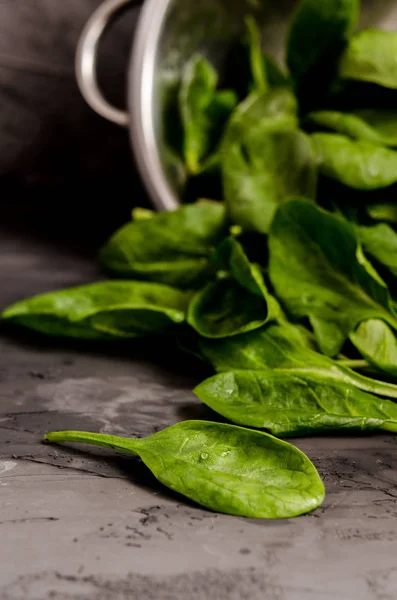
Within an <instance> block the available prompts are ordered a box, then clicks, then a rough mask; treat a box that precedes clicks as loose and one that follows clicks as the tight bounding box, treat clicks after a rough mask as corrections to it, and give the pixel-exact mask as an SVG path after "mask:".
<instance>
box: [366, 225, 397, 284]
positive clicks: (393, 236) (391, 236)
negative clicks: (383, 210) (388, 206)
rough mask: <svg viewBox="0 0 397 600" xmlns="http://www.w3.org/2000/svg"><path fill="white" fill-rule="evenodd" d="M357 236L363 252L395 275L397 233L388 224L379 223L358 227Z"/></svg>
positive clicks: (396, 268)
mask: <svg viewBox="0 0 397 600" xmlns="http://www.w3.org/2000/svg"><path fill="white" fill-rule="evenodd" d="M358 237H359V239H360V241H361V243H362V245H363V248H364V252H365V253H366V254H368V255H369V256H370V257H371V258H373V259H375V260H376V261H377V262H378V263H379V264H381V265H383V266H384V267H386V269H387V270H388V271H390V273H391V274H392V275H393V276H394V277H397V233H396V232H395V231H394V229H392V228H391V227H390V226H389V225H386V224H385V223H381V224H379V225H374V226H372V227H364V226H361V227H359V228H358Z"/></svg>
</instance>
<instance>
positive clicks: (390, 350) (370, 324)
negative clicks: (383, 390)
mask: <svg viewBox="0 0 397 600" xmlns="http://www.w3.org/2000/svg"><path fill="white" fill-rule="evenodd" d="M350 340H351V341H352V343H353V344H354V346H355V347H356V348H357V350H358V351H359V352H360V354H362V356H363V357H364V358H365V359H366V360H367V361H368V362H370V363H372V364H373V365H375V367H377V368H378V369H380V370H381V371H384V372H385V373H388V374H390V375H393V376H394V377H396V376H397V339H396V334H395V332H394V331H393V330H392V329H391V328H390V327H389V326H388V325H387V323H385V322H384V321H380V320H379V319H370V320H369V321H363V322H362V323H360V325H359V326H358V327H357V329H356V330H355V331H354V332H353V333H351V334H350Z"/></svg>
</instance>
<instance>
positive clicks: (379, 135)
mask: <svg viewBox="0 0 397 600" xmlns="http://www.w3.org/2000/svg"><path fill="white" fill-rule="evenodd" d="M307 122H308V124H309V125H317V126H320V127H325V128H327V129H333V130H335V131H337V132H338V133H342V134H344V135H348V136H350V137H352V138H356V139H359V140H366V141H367V142H373V143H374V144H379V145H382V146H392V147H393V146H397V111H395V110H360V111H356V112H355V113H343V112H337V111H319V112H313V113H310V114H309V115H308V116H307Z"/></svg>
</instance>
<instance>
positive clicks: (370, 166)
mask: <svg viewBox="0 0 397 600" xmlns="http://www.w3.org/2000/svg"><path fill="white" fill-rule="evenodd" d="M311 138H312V140H313V144H314V147H315V149H316V152H317V156H318V161H319V166H320V172H321V173H322V174H323V175H325V176H326V177H330V178H331V179H336V180H337V181H340V182H341V183H343V184H344V185H347V186H348V187H351V188H353V189H356V190H363V191H366V190H368V191H370V190H377V189H381V188H385V187H388V186H390V185H392V184H393V183H396V182H397V152H395V151H394V150H391V149H390V148H384V147H383V146H379V145H378V144H374V143H372V142H367V141H366V140H351V139H350V138H348V137H346V136H344V135H340V134H337V133H314V134H313V135H312V136H311Z"/></svg>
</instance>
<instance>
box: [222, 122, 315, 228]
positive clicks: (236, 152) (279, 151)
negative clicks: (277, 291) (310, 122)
mask: <svg viewBox="0 0 397 600" xmlns="http://www.w3.org/2000/svg"><path fill="white" fill-rule="evenodd" d="M222 174H223V185H224V195H225V199H226V203H227V207H228V210H229V214H230V218H231V220H232V221H233V222H234V223H236V224H237V225H241V227H242V228H243V229H246V230H248V231H250V230H253V231H259V232H260V233H268V231H269V229H270V226H271V223H272V220H273V218H274V215H275V213H276V211H277V208H278V206H279V205H280V204H281V203H282V202H284V201H285V200H287V199H288V197H289V196H302V197H306V198H314V197H315V192H316V181H317V167H316V162H315V156H314V152H313V148H312V145H311V143H310V139H309V137H308V136H306V134H305V133H303V132H302V131H300V130H299V129H297V128H296V127H295V119H294V118H291V117H288V116H281V117H274V118H273V119H272V120H269V119H264V120H263V121H262V122H259V123H257V125H256V127H255V128H250V129H249V130H248V131H246V132H245V134H244V135H243V136H242V137H241V139H236V140H234V141H233V142H232V143H230V144H228V145H227V146H224V148H223V152H222Z"/></svg>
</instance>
